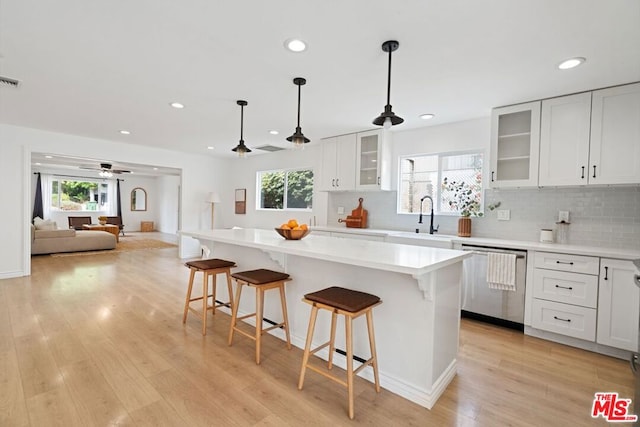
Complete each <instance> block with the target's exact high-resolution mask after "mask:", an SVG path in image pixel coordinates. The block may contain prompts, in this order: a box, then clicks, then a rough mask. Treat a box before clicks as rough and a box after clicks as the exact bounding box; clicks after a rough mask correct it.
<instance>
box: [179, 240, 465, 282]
mask: <svg viewBox="0 0 640 427" xmlns="http://www.w3.org/2000/svg"><path fill="white" fill-rule="evenodd" d="M180 235H182V236H185V237H193V238H196V239H199V240H205V241H212V242H221V243H228V244H233V245H240V246H246V247H251V248H257V249H261V250H264V251H267V252H276V253H283V254H289V255H297V256H303V257H308V258H315V259H321V260H325V261H332V262H339V263H343V264H350V265H357V266H361V267H367V268H374V269H379V270H386V271H393V272H398V273H406V274H411V275H414V276H417V275H422V274H425V273H429V272H431V271H435V270H438V269H439V268H442V267H445V266H448V265H451V264H455V263H457V262H459V261H461V260H463V259H464V258H466V257H468V256H470V253H468V252H463V251H457V250H451V249H438V248H429V247H422V246H411V245H404V244H395V243H384V242H373V241H368V240H355V239H341V240H337V239H334V238H331V237H326V236H314V235H313V232H311V233H310V234H309V235H307V236H306V237H305V238H304V239H302V240H285V239H283V238H282V237H281V236H280V235H278V233H276V232H275V230H259V229H237V230H229V229H214V230H194V231H181V232H180Z"/></svg>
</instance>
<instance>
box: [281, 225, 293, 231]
mask: <svg viewBox="0 0 640 427" xmlns="http://www.w3.org/2000/svg"><path fill="white" fill-rule="evenodd" d="M280 229H281V230H291V227H289V224H282V225H281V226H280Z"/></svg>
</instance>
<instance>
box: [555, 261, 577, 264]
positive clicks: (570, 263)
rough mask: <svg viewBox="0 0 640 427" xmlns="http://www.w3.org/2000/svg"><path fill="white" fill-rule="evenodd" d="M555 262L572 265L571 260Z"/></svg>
mask: <svg viewBox="0 0 640 427" xmlns="http://www.w3.org/2000/svg"><path fill="white" fill-rule="evenodd" d="M556 264H567V265H573V261H571V262H565V261H556Z"/></svg>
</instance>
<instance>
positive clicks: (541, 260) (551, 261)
mask: <svg viewBox="0 0 640 427" xmlns="http://www.w3.org/2000/svg"><path fill="white" fill-rule="evenodd" d="M534 260H535V261H534V262H535V263H534V266H535V267H536V268H546V269H549V270H559V271H568V272H571V273H584V274H593V275H594V276H597V275H598V272H599V271H600V258H598V257H592V256H582V255H565V254H554V253H549V252H536V254H535V257H534Z"/></svg>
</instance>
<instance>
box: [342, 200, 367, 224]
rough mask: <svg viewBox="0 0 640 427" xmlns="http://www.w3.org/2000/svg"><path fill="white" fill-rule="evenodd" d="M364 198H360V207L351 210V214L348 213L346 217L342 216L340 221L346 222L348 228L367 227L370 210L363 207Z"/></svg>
mask: <svg viewBox="0 0 640 427" xmlns="http://www.w3.org/2000/svg"><path fill="white" fill-rule="evenodd" d="M363 201H364V199H363V198H362V197H360V198H359V199H358V207H357V208H355V209H354V210H352V211H351V215H347V218H346V219H342V218H340V219H339V220H338V222H344V223H346V224H347V227H348V228H367V215H368V212H367V210H366V209H365V208H363V207H362V202H363Z"/></svg>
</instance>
